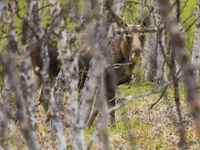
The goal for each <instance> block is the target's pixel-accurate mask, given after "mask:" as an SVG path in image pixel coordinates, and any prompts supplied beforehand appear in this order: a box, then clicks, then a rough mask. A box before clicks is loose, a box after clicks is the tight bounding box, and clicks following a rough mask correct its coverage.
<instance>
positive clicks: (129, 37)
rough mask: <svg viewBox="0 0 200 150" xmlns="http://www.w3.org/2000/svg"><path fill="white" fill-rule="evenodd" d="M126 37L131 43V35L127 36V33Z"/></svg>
mask: <svg viewBox="0 0 200 150" xmlns="http://www.w3.org/2000/svg"><path fill="white" fill-rule="evenodd" d="M126 38H127V41H128V43H131V41H132V37H131V36H129V35H127V36H126Z"/></svg>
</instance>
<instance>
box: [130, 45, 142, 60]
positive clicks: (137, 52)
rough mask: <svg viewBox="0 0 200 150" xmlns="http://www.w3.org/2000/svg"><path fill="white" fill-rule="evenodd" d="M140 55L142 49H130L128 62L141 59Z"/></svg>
mask: <svg viewBox="0 0 200 150" xmlns="http://www.w3.org/2000/svg"><path fill="white" fill-rule="evenodd" d="M141 54H142V48H140V47H138V48H133V49H131V55H130V61H132V60H134V59H135V57H141Z"/></svg>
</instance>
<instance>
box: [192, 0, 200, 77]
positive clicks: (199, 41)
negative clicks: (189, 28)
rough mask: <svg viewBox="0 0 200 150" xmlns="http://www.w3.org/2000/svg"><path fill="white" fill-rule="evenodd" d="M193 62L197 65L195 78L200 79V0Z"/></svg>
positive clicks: (198, 2) (199, 0)
mask: <svg viewBox="0 0 200 150" xmlns="http://www.w3.org/2000/svg"><path fill="white" fill-rule="evenodd" d="M192 64H193V65H194V67H195V78H196V81H199V67H200V0H197V11H196V26H195V34H194V43H193V51H192Z"/></svg>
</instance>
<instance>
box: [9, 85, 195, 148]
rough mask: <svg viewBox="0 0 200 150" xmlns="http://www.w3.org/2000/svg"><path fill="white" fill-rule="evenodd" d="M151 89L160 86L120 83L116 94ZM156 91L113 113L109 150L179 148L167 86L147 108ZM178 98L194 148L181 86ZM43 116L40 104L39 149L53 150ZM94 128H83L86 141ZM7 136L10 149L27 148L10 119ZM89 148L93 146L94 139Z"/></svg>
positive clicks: (189, 143)
mask: <svg viewBox="0 0 200 150" xmlns="http://www.w3.org/2000/svg"><path fill="white" fill-rule="evenodd" d="M152 89H153V90H160V88H159V87H158V86H155V85H154V84H153V83H146V84H143V85H141V86H135V85H128V84H127V85H121V86H119V88H118V90H117V93H116V97H126V96H129V95H140V94H142V93H144V92H147V91H151V90H152ZM160 94H161V93H156V94H151V95H150V96H146V97H143V98H138V99H134V100H133V101H132V102H130V103H129V104H128V105H126V106H125V107H123V108H121V109H120V110H118V111H117V112H116V122H115V127H113V126H110V125H109V122H108V126H109V129H108V133H109V140H110V146H111V147H112V149H113V150H123V149H126V150H131V149H132V145H133V144H134V146H135V147H136V149H142V150H143V149H144V150H154V149H165V150H174V149H179V148H178V143H179V132H178V129H179V120H178V117H177V113H176V107H175V102H174V99H173V90H172V89H171V88H169V89H168V90H167V93H166V94H165V96H164V97H163V98H162V99H161V101H160V102H159V103H158V104H157V105H156V106H154V107H153V109H151V110H148V108H149V107H150V105H151V104H152V103H153V102H154V101H156V100H157V99H158V98H159V96H160ZM180 97H181V106H182V111H183V113H184V117H185V126H186V135H187V136H186V138H187V144H188V149H190V150H198V149H199V145H198V143H197V139H196V136H195V131H194V126H193V121H192V118H191V117H190V115H189V107H188V105H187V101H186V99H185V97H186V95H185V92H184V90H183V89H180ZM45 119H46V114H45V113H44V111H43V108H42V107H41V106H40V107H39V117H38V128H37V135H38V140H39V144H40V145H41V149H42V150H54V149H55V143H54V141H55V140H54V139H51V138H50V137H51V129H50V125H49V123H46V120H45ZM94 131H95V126H92V127H90V128H86V129H85V139H86V144H87V143H88V142H89V140H90V138H91V136H92V134H93V132H94ZM67 135H68V130H67V129H66V137H67V138H66V140H67V141H68V143H67V145H68V149H71V146H70V143H69V137H68V136H67ZM9 137H10V139H11V141H10V142H11V145H12V148H13V149H17V150H21V149H27V147H26V146H25V141H24V139H23V138H22V135H21V133H20V132H19V129H18V128H17V127H16V126H15V125H14V123H13V122H11V124H10V132H9ZM91 149H93V150H95V149H97V148H96V145H95V142H94V144H93V145H92V147H91Z"/></svg>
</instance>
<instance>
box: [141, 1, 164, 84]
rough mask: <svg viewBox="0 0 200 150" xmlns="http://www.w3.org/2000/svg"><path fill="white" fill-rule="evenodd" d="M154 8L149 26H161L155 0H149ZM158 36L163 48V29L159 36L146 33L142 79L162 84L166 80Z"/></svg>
mask: <svg viewBox="0 0 200 150" xmlns="http://www.w3.org/2000/svg"><path fill="white" fill-rule="evenodd" d="M151 5H152V6H154V7H153V8H154V10H153V12H152V14H151V17H152V22H153V24H152V25H151V26H157V27H159V28H162V27H163V24H162V23H161V16H160V14H159V13H158V12H159V11H158V4H157V2H156V1H155V0H152V1H151ZM158 38H161V44H162V46H163V48H164V49H165V31H164V30H163V31H162V33H161V36H160V37H158V33H148V34H147V36H146V43H145V47H144V56H143V62H142V65H143V68H144V71H143V77H144V81H156V82H157V83H158V84H164V83H165V82H166V80H167V75H166V63H165V60H164V57H163V54H162V53H161V47H160V45H159V40H158Z"/></svg>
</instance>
